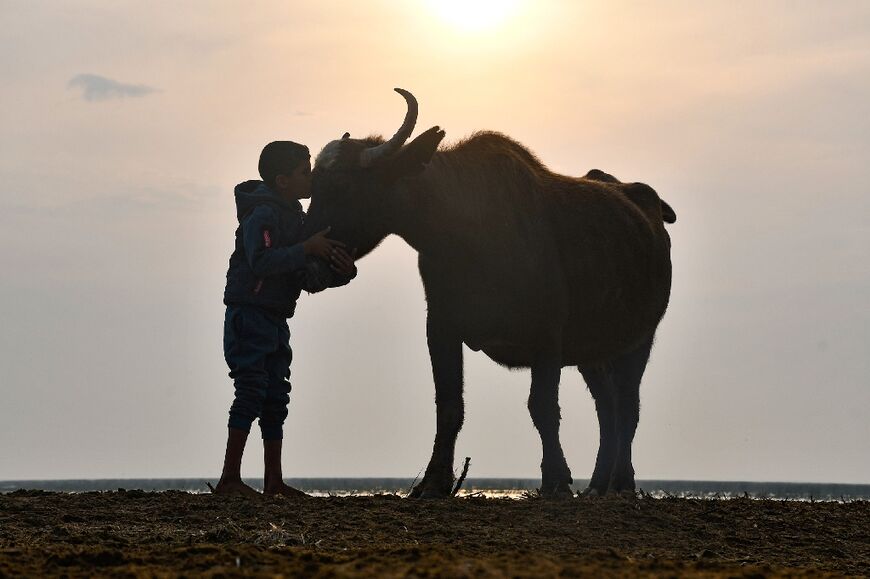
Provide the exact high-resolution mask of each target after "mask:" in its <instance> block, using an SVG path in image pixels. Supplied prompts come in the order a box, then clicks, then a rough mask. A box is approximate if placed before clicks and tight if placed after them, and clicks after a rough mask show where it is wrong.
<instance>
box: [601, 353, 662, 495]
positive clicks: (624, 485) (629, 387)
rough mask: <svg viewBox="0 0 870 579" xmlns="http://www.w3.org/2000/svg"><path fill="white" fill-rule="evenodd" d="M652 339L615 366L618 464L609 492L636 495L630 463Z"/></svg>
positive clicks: (623, 357) (617, 361) (632, 468)
mask: <svg viewBox="0 0 870 579" xmlns="http://www.w3.org/2000/svg"><path fill="white" fill-rule="evenodd" d="M652 343H653V337H652V336H650V337H649V339H647V340H645V341H644V342H643V343H642V344H641V345H640V346H638V347H637V348H635V349H634V350H632V351H631V352H629V353H627V354H625V355H623V356H621V357H620V358H618V359H617V360H616V361H615V362H614V363H613V383H614V386H615V387H616V391H615V395H616V396H615V397H616V430H617V448H616V464H614V467H613V475H612V476H611V479H610V490H611V491H612V492H616V493H623V492H625V493H632V494H633V493H634V490H635V484H634V467H633V466H632V464H631V444H632V442H634V433H635V431H636V430H637V423H638V420H639V419H640V381H641V378H643V372H644V370H645V369H646V363H647V361H648V360H649V354H650V350H651V349H652Z"/></svg>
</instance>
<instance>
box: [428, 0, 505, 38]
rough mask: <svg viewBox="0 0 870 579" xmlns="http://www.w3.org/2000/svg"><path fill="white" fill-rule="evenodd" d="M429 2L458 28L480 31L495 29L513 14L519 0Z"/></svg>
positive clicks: (445, 19) (438, 0) (448, 0)
mask: <svg viewBox="0 0 870 579" xmlns="http://www.w3.org/2000/svg"><path fill="white" fill-rule="evenodd" d="M429 4H430V9H431V10H433V11H434V12H435V13H437V14H438V15H439V16H440V17H441V18H442V19H443V20H444V21H445V22H448V23H450V24H451V25H452V26H455V27H456V28H457V29H458V30H461V31H465V32H480V31H482V30H488V29H495V28H497V27H499V26H501V25H502V24H503V23H504V22H505V20H507V19H509V18H511V17H512V16H514V15H515V13H516V11H517V8H518V6H519V5H520V0H429ZM505 33H506V32H505Z"/></svg>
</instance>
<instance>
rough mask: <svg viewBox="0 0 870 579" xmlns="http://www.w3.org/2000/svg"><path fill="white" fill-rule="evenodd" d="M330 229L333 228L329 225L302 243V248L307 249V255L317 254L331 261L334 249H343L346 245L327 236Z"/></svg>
mask: <svg viewBox="0 0 870 579" xmlns="http://www.w3.org/2000/svg"><path fill="white" fill-rule="evenodd" d="M330 229H332V227H327V228H326V229H324V230H323V231H321V232H319V233H315V234H314V235H312V236H311V237H309V238H308V239H307V240H305V241H304V242H303V243H302V249H303V250H304V251H305V255H316V256H317V257H320V258H323V259H325V260H327V261H331V258H332V250H333V249H341V248H342V247H344V246H345V245H344V244H343V243H342V242H340V241H336V240H335V239H329V238H328V237H326V234H327V233H329V230H330Z"/></svg>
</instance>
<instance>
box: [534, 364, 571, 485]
mask: <svg viewBox="0 0 870 579" xmlns="http://www.w3.org/2000/svg"><path fill="white" fill-rule="evenodd" d="M561 370H562V366H561V361H560V357H559V356H541V357H539V359H538V360H536V362H535V363H534V364H533V365H532V387H531V392H530V394H529V414H531V416H532V422H533V423H534V424H535V428H537V429H538V433H539V434H540V435H541V446H542V447H543V459H542V460H541V494H542V495H544V496H556V497H558V496H572V492H571V486H570V485H571V483H572V482H574V481H573V480H572V479H571V470H570V469H569V468H568V463H567V462H566V461H565V455H564V453H563V452H562V444H561V442H560V441H559V420H560V419H561V416H560V412H559V375H560V372H561Z"/></svg>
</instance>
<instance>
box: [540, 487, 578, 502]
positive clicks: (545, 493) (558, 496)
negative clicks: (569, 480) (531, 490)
mask: <svg viewBox="0 0 870 579" xmlns="http://www.w3.org/2000/svg"><path fill="white" fill-rule="evenodd" d="M540 494H541V497H542V498H545V499H553V500H564V499H573V498H574V492H573V491H572V490H571V487H569V486H568V485H567V484H563V485H557V486H556V487H555V488H549V489H545V488H543V487H542V488H541V490H540Z"/></svg>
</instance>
